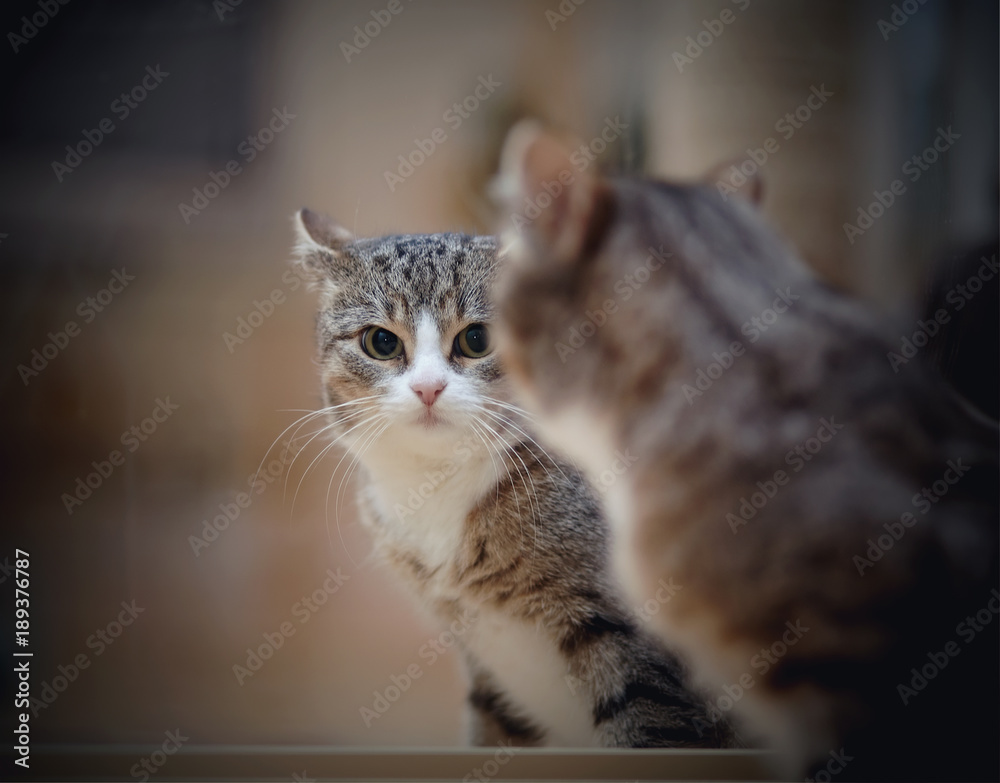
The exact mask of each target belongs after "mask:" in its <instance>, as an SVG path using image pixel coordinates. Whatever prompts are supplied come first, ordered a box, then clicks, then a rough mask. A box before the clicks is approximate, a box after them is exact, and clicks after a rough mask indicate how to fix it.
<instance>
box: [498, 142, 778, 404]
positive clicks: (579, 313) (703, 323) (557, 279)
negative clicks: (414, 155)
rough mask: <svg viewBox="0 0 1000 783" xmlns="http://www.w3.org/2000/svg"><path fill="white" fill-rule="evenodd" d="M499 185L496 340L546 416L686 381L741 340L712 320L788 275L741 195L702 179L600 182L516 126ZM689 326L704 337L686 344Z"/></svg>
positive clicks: (749, 310)
mask: <svg viewBox="0 0 1000 783" xmlns="http://www.w3.org/2000/svg"><path fill="white" fill-rule="evenodd" d="M498 185H499V188H498V189H499V191H500V194H501V196H502V197H503V200H504V201H505V202H506V203H505V206H504V209H503V213H502V215H501V219H502V221H503V230H502V232H501V240H502V244H503V253H504V258H505V267H504V271H503V274H502V277H501V280H500V281H499V283H498V286H499V291H498V309H499V322H500V323H499V326H500V327H502V334H498V336H501V337H502V341H503V353H504V358H505V361H506V362H507V366H508V369H509V370H510V372H511V374H512V375H514V376H515V377H516V379H517V380H518V381H519V386H520V387H521V388H522V390H523V391H524V392H525V393H526V395H527V396H528V397H529V398H530V399H531V400H532V401H533V403H534V405H535V407H537V408H541V409H544V410H545V411H546V412H547V413H549V414H558V413H561V412H562V411H564V410H565V409H567V408H571V407H574V406H576V404H577V403H580V404H581V406H583V407H587V408H588V409H589V410H588V413H589V414H601V412H602V410H608V409H611V408H615V409H618V410H621V409H624V408H628V407H631V406H632V404H633V403H637V402H641V400H639V399H638V398H639V397H641V396H642V395H647V396H655V395H661V394H662V393H663V391H664V389H665V388H668V387H669V385H670V384H671V383H672V382H673V381H674V380H675V379H676V380H678V381H681V380H683V381H688V380H689V379H688V374H689V373H690V374H691V375H693V373H694V372H695V371H696V369H697V368H698V367H699V366H702V365H704V364H708V363H709V362H711V361H712V351H716V352H721V351H723V350H725V349H726V348H728V346H730V345H731V344H732V342H733V341H734V340H736V339H742V340H744V341H745V340H746V338H745V336H743V335H741V334H740V326H741V323H742V320H743V317H742V316H741V318H740V320H737V321H736V322H735V324H733V323H723V321H726V320H727V319H729V318H730V314H733V313H740V314H742V313H745V314H746V317H750V316H752V315H754V314H759V313H760V312H761V311H763V310H764V309H765V308H766V307H767V306H768V305H769V304H770V303H771V302H772V301H773V300H774V298H775V290H774V288H775V286H776V285H777V281H778V279H779V278H780V279H781V280H782V281H783V284H787V283H788V282H789V280H788V270H789V268H790V267H789V265H788V263H787V258H788V254H787V250H786V249H785V248H784V246H783V245H782V244H781V242H780V240H778V239H777V238H776V237H775V235H774V234H773V233H772V232H771V231H770V230H769V229H768V228H767V226H766V225H765V224H764V223H763V221H762V220H760V218H759V217H758V214H757V210H756V209H755V208H754V206H753V205H752V204H751V203H750V201H749V200H748V199H746V198H743V197H740V196H737V197H735V198H729V199H724V198H723V197H722V196H721V195H719V193H718V192H716V190H715V188H713V187H712V186H710V185H707V184H700V183H699V184H692V185H668V184H663V183H657V182H650V181H642V180H627V179H622V180H602V179H597V178H594V177H591V176H590V175H589V174H587V173H581V172H579V171H578V170H577V169H576V167H575V166H574V165H573V164H572V159H571V157H570V154H569V153H568V152H567V151H566V150H565V149H564V148H563V147H562V145H561V144H560V143H559V142H557V141H556V140H555V139H554V138H552V137H551V136H548V135H547V134H545V133H544V132H543V131H541V130H540V129H537V128H533V127H531V126H524V125H522V126H519V127H518V128H516V129H515V130H514V131H513V132H512V133H511V136H510V138H509V140H508V143H507V146H506V148H505V150H504V156H503V160H502V170H501V173H500V177H499V182H498ZM713 321H714V322H713ZM691 334H698V335H704V336H705V339H704V340H702V341H701V342H700V343H699V344H698V345H696V346H692V341H691V340H690V339H687V338H688V336H689V335H691ZM692 349H694V350H700V351H702V352H704V355H703V356H702V355H696V354H695V353H693V352H692ZM550 418H551V417H550Z"/></svg>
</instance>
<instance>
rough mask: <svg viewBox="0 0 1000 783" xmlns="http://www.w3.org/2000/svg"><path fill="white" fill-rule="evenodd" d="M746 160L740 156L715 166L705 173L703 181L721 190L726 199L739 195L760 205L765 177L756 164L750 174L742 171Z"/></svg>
mask: <svg viewBox="0 0 1000 783" xmlns="http://www.w3.org/2000/svg"><path fill="white" fill-rule="evenodd" d="M745 162H746V161H745V160H744V159H743V158H740V159H738V160H728V161H726V162H725V163H720V164H719V165H717V166H713V167H712V168H711V169H709V170H708V171H707V172H706V173H705V176H704V177H703V181H704V183H705V184H706V185H711V186H712V187H714V188H715V189H716V190H717V191H719V193H720V194H721V195H722V197H723V198H724V199H728V198H729V197H730V196H737V197H738V198H742V199H745V200H747V201H749V202H750V203H751V204H753V205H754V206H755V207H756V206H760V202H761V201H763V200H764V179H763V177H761V175H760V170H759V168H758V167H757V166H756V165H755V166H754V167H753V172H751V173H750V174H746V173H745V172H744V171H742V169H741V168H740V164H742V163H745Z"/></svg>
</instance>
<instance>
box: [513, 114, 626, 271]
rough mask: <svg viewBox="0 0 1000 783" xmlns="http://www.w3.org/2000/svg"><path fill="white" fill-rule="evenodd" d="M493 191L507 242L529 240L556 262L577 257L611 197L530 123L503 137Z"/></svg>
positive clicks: (555, 141)
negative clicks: (501, 211) (498, 168)
mask: <svg viewBox="0 0 1000 783" xmlns="http://www.w3.org/2000/svg"><path fill="white" fill-rule="evenodd" d="M494 193H495V196H496V197H497V199H498V200H499V201H500V204H501V206H502V208H503V211H504V215H503V219H504V224H503V231H502V233H503V234H504V238H505V240H506V242H505V244H506V243H507V242H510V241H511V240H515V241H516V240H517V239H518V238H522V239H523V238H527V239H528V240H529V241H531V242H532V244H534V245H536V246H537V248H538V249H539V250H541V251H542V252H544V253H545V255H546V256H547V257H550V258H553V259H555V260H557V261H570V260H572V259H574V258H576V257H577V256H579V255H580V254H581V252H582V251H583V250H584V248H585V246H586V244H587V241H588V239H589V238H590V237H591V236H592V235H593V234H594V231H595V229H596V228H597V225H596V224H597V223H598V222H599V218H600V216H601V214H603V210H602V209H601V207H602V205H603V204H604V202H605V201H606V200H607V199H608V198H609V196H608V193H607V191H606V188H604V187H603V185H602V183H601V181H600V180H598V179H596V178H595V177H593V176H591V175H589V174H587V173H584V172H582V171H580V170H579V169H578V168H577V166H575V165H574V164H573V160H572V157H571V155H570V153H569V151H567V149H566V148H565V147H564V146H563V144H562V143H561V142H560V141H559V140H558V139H557V138H556V137H555V136H554V135H552V134H551V133H549V132H547V131H546V130H544V129H543V128H542V126H541V125H539V124H538V123H537V122H534V121H531V120H523V121H521V122H520V123H518V124H517V125H515V126H514V127H513V129H511V131H510V133H508V134H507V140H506V141H505V142H504V147H503V152H502V154H501V157H500V172H499V174H498V176H497V179H496V181H495V182H494Z"/></svg>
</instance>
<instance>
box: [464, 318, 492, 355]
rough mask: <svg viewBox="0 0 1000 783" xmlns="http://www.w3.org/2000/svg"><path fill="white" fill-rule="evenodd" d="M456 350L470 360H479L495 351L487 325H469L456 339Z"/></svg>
mask: <svg viewBox="0 0 1000 783" xmlns="http://www.w3.org/2000/svg"><path fill="white" fill-rule="evenodd" d="M455 349H456V350H457V351H458V352H459V353H460V354H462V356H468V357H469V358H470V359H479V358H481V357H483V356H486V355H487V354H488V353H490V352H491V351H492V350H493V346H492V345H490V330H489V329H487V328H486V324H469V325H468V326H466V327H465V328H464V329H463V330H462V331H460V332H459V333H458V336H457V337H456V338H455Z"/></svg>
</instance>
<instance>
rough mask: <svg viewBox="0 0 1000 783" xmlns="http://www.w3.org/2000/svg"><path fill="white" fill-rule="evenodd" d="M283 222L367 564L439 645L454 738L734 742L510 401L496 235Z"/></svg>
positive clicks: (564, 471) (303, 217) (581, 490)
mask: <svg viewBox="0 0 1000 783" xmlns="http://www.w3.org/2000/svg"><path fill="white" fill-rule="evenodd" d="M296 227H297V231H298V247H297V258H298V263H299V264H300V265H301V266H302V268H303V269H304V270H305V271H306V272H307V273H308V274H309V275H310V276H311V277H312V279H313V280H314V281H315V282H316V283H317V287H318V288H319V291H320V295H321V303H320V310H319V319H318V336H319V346H320V351H321V359H320V361H321V367H322V388H323V394H324V398H325V404H326V408H325V410H324V411H323V412H325V414H326V415H327V416H328V417H329V420H330V427H331V430H332V431H333V432H334V433H335V434H336V435H337V438H338V442H339V443H340V444H342V445H343V446H344V447H346V449H347V450H348V452H349V453H350V454H351V455H352V456H353V457H354V458H356V459H357V461H358V463H359V464H360V466H361V473H362V480H361V484H362V488H361V490H360V505H361V507H362V518H363V522H364V524H365V526H366V527H367V528H368V530H369V531H370V532H371V535H372V536H373V538H374V541H375V546H376V550H377V552H378V553H379V554H380V555H381V557H382V558H384V560H385V561H387V562H388V564H389V565H390V566H391V567H392V568H393V569H394V570H395V572H396V573H397V574H398V575H399V576H401V577H402V578H403V579H404V580H405V582H406V583H408V585H409V586H410V588H411V589H412V591H413V592H414V593H415V594H416V596H417V597H418V598H419V600H420V602H421V604H422V605H423V606H424V607H426V608H427V609H429V610H430V612H431V613H432V614H433V616H434V617H435V618H436V620H437V621H438V622H440V624H441V626H442V627H443V628H451V629H452V631H453V632H455V633H456V636H457V644H458V646H459V648H460V649H461V651H462V656H463V658H464V664H465V669H466V671H467V673H468V678H469V681H470V683H471V687H470V691H469V695H468V703H469V708H470V709H469V721H470V725H469V737H470V739H471V741H472V742H473V743H476V744H492V743H494V742H496V741H498V740H501V739H502V740H504V741H512V742H514V743H515V744H519V745H569V746H631V747H688V746H694V747H705V746H721V745H729V744H732V743H733V742H734V739H733V735H732V733H731V729H730V727H729V726H728V725H726V724H725V723H713V722H712V721H711V719H710V717H709V714H708V709H707V707H706V705H705V704H704V701H703V699H702V697H701V696H700V695H698V694H696V693H695V692H693V691H690V690H688V689H687V687H686V686H685V685H684V684H683V679H684V673H683V670H682V668H681V667H680V665H679V664H678V662H677V661H676V659H675V658H673V657H672V656H671V655H670V654H668V653H667V652H666V651H665V649H664V648H663V647H662V646H661V644H660V643H659V642H658V641H657V640H655V638H654V637H652V636H651V635H648V633H647V632H645V631H643V630H640V628H639V627H638V623H637V621H636V619H635V618H634V616H633V613H632V612H630V611H629V610H628V608H627V606H626V604H625V603H624V601H623V599H622V598H621V597H620V595H619V591H618V588H617V587H616V585H615V583H614V582H613V581H612V579H611V577H610V576H609V566H608V544H607V529H606V522H605V520H604V518H603V517H602V515H601V511H600V510H599V506H598V503H597V501H596V499H595V492H594V490H592V489H591V488H590V487H589V486H588V485H587V484H586V483H585V481H584V480H583V478H582V477H581V475H580V473H579V472H578V471H577V470H576V469H574V468H573V467H572V466H571V465H570V464H568V463H567V462H565V461H562V460H559V459H554V458H552V457H550V456H549V455H548V454H547V453H546V451H545V450H543V449H542V448H541V447H540V446H539V445H538V443H537V442H536V441H535V440H534V438H533V437H532V436H531V435H530V434H529V432H530V422H529V420H528V418H527V417H526V416H525V415H524V414H523V412H522V411H521V410H520V409H519V408H518V407H517V406H516V405H514V404H513V402H512V401H511V399H510V394H509V390H508V388H507V381H506V377H505V375H504V371H503V368H502V367H501V365H500V361H499V358H498V356H497V354H496V353H495V352H494V350H493V339H492V336H491V327H490V323H491V321H492V320H493V304H492V293H493V282H494V279H495V277H496V273H497V268H498V265H497V257H496V242H495V240H494V239H493V238H492V237H471V236H466V235H462V234H432V235H407V236H388V237H382V238H376V239H358V240H355V239H353V237H352V236H351V235H350V234H349V233H348V232H347V231H346V230H344V229H343V228H341V227H339V226H338V225H336V224H335V223H333V222H332V221H330V220H329V219H328V218H325V217H323V216H321V215H318V214H316V213H314V212H311V211H309V210H302V211H301V212H300V213H299V215H298V216H297V219H296ZM678 588H679V589H682V588H683V585H679V586H678ZM669 598H670V597H669V596H668V599H669ZM696 723H698V724H699V725H698V726H696V725H695V724H696Z"/></svg>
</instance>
